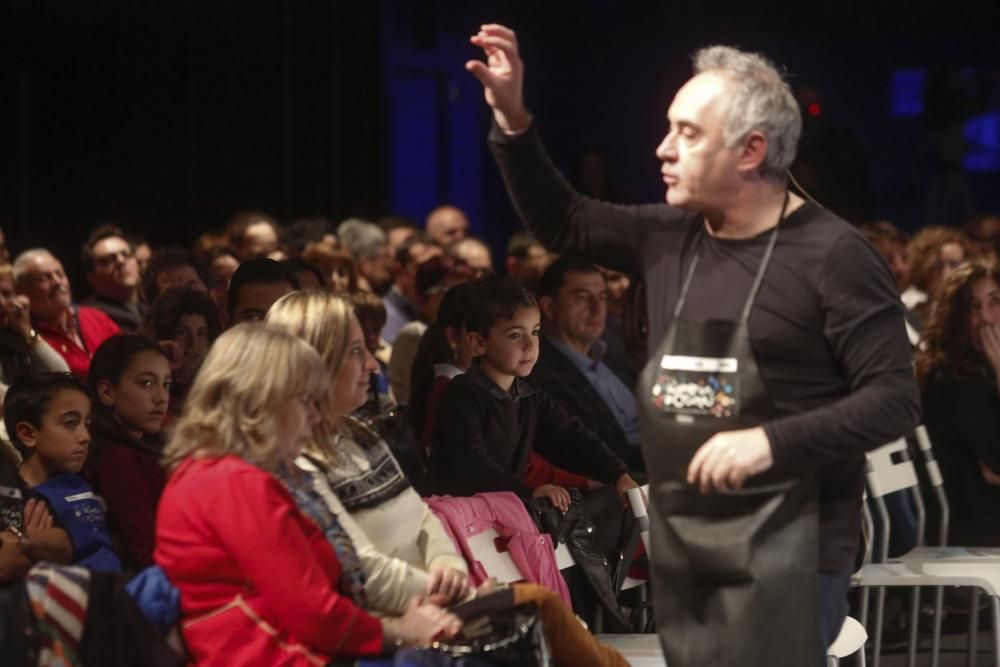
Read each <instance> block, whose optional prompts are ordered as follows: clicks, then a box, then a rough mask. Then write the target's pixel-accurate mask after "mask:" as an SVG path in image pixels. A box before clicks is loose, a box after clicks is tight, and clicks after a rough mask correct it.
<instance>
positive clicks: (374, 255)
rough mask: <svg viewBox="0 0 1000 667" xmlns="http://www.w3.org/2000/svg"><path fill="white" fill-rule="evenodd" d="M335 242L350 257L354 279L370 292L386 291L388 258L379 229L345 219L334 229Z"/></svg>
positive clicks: (389, 281)
mask: <svg viewBox="0 0 1000 667" xmlns="http://www.w3.org/2000/svg"><path fill="white" fill-rule="evenodd" d="M337 240H338V241H339V242H340V245H341V246H342V247H343V248H344V249H345V250H347V252H349V253H351V257H353V258H354V264H355V266H357V269H358V275H359V276H360V277H361V278H363V279H364V280H365V281H366V282H367V283H368V286H369V287H371V289H372V291H373V292H375V293H376V294H384V293H385V292H386V291H388V289H389V288H390V287H391V286H392V257H391V256H390V255H389V248H388V244H387V240H386V236H385V232H384V231H383V230H382V228H381V227H379V226H378V225H376V224H375V223H374V222H369V221H368V220H362V219H361V218H348V219H347V220H344V221H343V222H341V223H340V226H339V227H337Z"/></svg>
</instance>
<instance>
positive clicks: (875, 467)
mask: <svg viewBox="0 0 1000 667" xmlns="http://www.w3.org/2000/svg"><path fill="white" fill-rule="evenodd" d="M866 458H867V473H866V474H867V477H868V495H870V496H871V497H873V498H882V497H883V496H887V495H888V494H890V493H895V492H896V491H902V490H903V489H912V488H914V487H916V486H917V471H916V469H915V468H914V467H913V461H911V460H910V458H909V456H908V455H907V453H906V440H905V439H904V438H900V439H899V440H895V441H893V442H890V443H889V444H888V445H883V446H881V447H879V448H878V449H875V450H872V451H870V452H868V454H867V457H866ZM894 459H897V460H894Z"/></svg>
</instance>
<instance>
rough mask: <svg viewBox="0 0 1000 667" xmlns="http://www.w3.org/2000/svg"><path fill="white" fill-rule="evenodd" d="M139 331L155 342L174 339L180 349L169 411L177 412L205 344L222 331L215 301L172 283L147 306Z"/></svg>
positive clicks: (205, 348)
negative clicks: (141, 327)
mask: <svg viewBox="0 0 1000 667" xmlns="http://www.w3.org/2000/svg"><path fill="white" fill-rule="evenodd" d="M142 333H143V335H144V336H145V337H146V338H149V339H150V340H152V341H155V342H158V343H163V342H165V341H173V343H174V344H175V345H176V347H177V349H178V351H179V356H180V360H179V362H177V363H176V367H175V368H173V369H172V371H173V384H171V385H170V414H172V415H174V416H177V415H180V414H181V412H182V411H183V407H184V398H185V396H187V392H188V389H189V388H190V387H191V385H192V384H193V383H194V376H195V374H196V373H197V372H198V369H199V368H201V362H202V361H204V359H205V355H207V354H208V348H210V347H211V346H212V343H213V342H215V339H216V338H218V337H219V334H220V333H222V327H221V326H220V325H219V311H218V309H217V308H216V305H215V302H213V301H212V299H211V298H209V297H208V295H206V294H205V293H204V292H198V291H195V290H190V289H182V288H176V287H171V288H169V289H167V290H164V292H163V294H161V295H160V296H159V297H157V299H156V301H154V302H153V304H152V306H150V308H149V311H148V312H147V313H146V319H145V322H144V323H143V329H142Z"/></svg>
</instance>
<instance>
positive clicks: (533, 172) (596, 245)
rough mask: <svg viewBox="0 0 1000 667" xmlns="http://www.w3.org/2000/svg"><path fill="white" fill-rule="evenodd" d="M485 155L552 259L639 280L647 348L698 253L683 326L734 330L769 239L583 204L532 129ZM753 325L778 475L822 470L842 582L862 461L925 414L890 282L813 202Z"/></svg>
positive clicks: (504, 139) (850, 233) (827, 556)
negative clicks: (730, 324) (725, 323)
mask: <svg viewBox="0 0 1000 667" xmlns="http://www.w3.org/2000/svg"><path fill="white" fill-rule="evenodd" d="M490 147H491V150H492V151H493V154H494V157H495V158H496V161H497V163H498V164H499V166H500V169H501V172H502V174H503V177H504V180H505V182H506V184H507V188H508V191H509V193H510V196H511V199H512V200H513V202H514V206H515V207H516V208H517V210H518V212H519V214H520V215H521V217H522V219H523V220H524V222H525V224H526V225H527V227H528V228H529V229H530V230H531V231H532V232H533V233H534V234H535V235H536V236H537V237H538V239H539V240H540V241H541V242H542V243H543V244H545V246H546V247H547V248H548V249H549V250H551V251H553V252H557V253H566V252H570V251H572V252H573V253H574V254H577V255H582V256H583V257H586V258H587V259H590V260H591V261H593V262H595V263H598V264H602V265H604V266H608V267H610V268H613V269H616V270H619V271H624V272H628V273H633V274H634V273H638V274H640V275H642V276H643V277H644V279H645V281H646V293H647V307H648V311H649V344H650V345H649V348H650V349H651V350H652V349H655V348H656V346H657V344H658V343H659V341H660V340H661V338H662V337H663V335H664V334H665V332H666V330H667V327H668V326H669V324H670V321H671V319H672V315H673V310H674V307H675V305H676V303H677V299H678V297H679V295H680V289H681V285H682V282H683V277H684V275H685V274H686V272H687V270H688V268H689V266H690V263H691V261H692V259H693V256H694V252H692V251H693V249H694V248H695V246H696V245H699V246H700V259H699V262H698V267H697V271H696V273H695V277H694V280H693V282H692V283H691V287H690V292H689V294H688V297H687V300H686V303H685V306H684V311H683V313H682V314H683V316H684V317H685V318H687V319H733V320H737V319H739V316H740V311H741V309H742V306H743V304H744V302H745V300H746V297H747V293H748V290H749V287H750V284H751V283H752V282H753V278H754V275H755V274H756V271H757V268H758V267H759V266H760V262H761V258H762V257H763V253H764V249H765V247H766V245H767V241H768V236H769V232H765V233H763V234H760V235H758V236H756V237H753V238H749V239H738V240H734V239H720V238H717V237H713V236H710V235H708V234H707V233H706V231H705V227H704V223H703V221H702V218H701V216H700V215H698V214H695V213H690V212H685V211H682V210H680V209H677V208H673V207H670V206H667V205H665V204H648V205H640V206H620V205H614V204H608V203H606V202H600V201H596V200H593V199H590V198H587V197H584V196H582V195H580V194H579V193H577V192H575V191H574V190H573V189H572V188H571V187H570V186H569V184H568V183H566V181H565V180H564V179H563V178H562V177H561V176H560V175H559V173H558V172H557V171H556V169H555V168H554V167H553V165H552V163H551V161H550V160H549V158H548V156H547V155H546V153H545V150H544V148H543V147H542V144H541V142H540V141H539V139H538V135H537V133H536V131H535V129H534V128H531V129H529V130H528V131H527V132H525V133H524V134H521V135H519V136H516V137H509V136H506V135H504V134H503V133H502V132H501V131H500V130H499V128H497V127H494V128H493V131H492V132H491V135H490ZM748 326H749V331H750V341H751V345H752V347H753V351H754V356H755V358H756V360H757V364H758V367H759V369H760V374H761V377H762V378H763V381H764V384H765V386H766V387H767V390H768V393H769V395H770V397H771V400H772V402H773V403H774V405H775V406H776V407H777V409H778V411H779V412H780V415H781V416H779V417H778V418H776V419H773V420H771V421H768V422H766V423H765V424H763V427H764V430H765V432H766V433H767V436H768V439H769V440H770V443H771V448H772V451H773V455H774V466H775V468H776V469H777V470H779V471H784V472H795V471H798V470H805V469H809V468H814V467H818V468H819V483H820V503H821V505H820V521H821V538H820V539H821V544H820V569H821V570H822V571H827V572H829V571H842V570H844V569H845V568H847V567H849V565H850V564H851V562H852V559H853V557H854V553H855V550H856V548H857V542H858V536H859V535H860V504H861V491H862V487H863V471H864V453H865V452H866V451H868V450H870V449H873V448H875V447H878V446H880V445H883V444H885V443H887V442H890V441H892V440H895V439H896V438H898V437H900V436H902V435H904V434H907V433H909V432H910V431H912V429H913V428H914V427H915V426H916V424H917V423H918V420H919V415H920V401H919V391H918V388H917V384H916V381H915V380H914V378H913V372H912V365H911V358H910V346H909V343H908V341H907V338H906V332H905V328H904V325H903V310H902V305H901V304H900V301H899V295H898V293H897V292H896V289H895V286H894V283H893V279H892V275H891V273H890V272H889V269H888V266H887V265H886V264H885V262H884V260H882V259H881V257H880V256H879V255H878V253H877V251H876V250H875V248H874V247H873V246H872V245H871V244H870V243H868V242H867V241H866V240H865V239H864V238H863V237H862V236H861V234H860V233H858V232H857V230H855V229H854V228H853V227H851V226H850V225H849V224H848V223H846V222H845V221H843V220H842V219H840V218H838V217H837V216H835V215H834V214H832V213H830V212H829V211H827V210H825V209H823V208H821V207H819V206H816V205H815V204H811V203H807V204H805V205H804V206H802V207H801V208H799V209H798V210H796V211H794V212H793V213H791V214H790V215H789V216H788V217H787V218H786V219H785V220H784V221H783V222H782V223H781V229H780V231H779V235H778V241H777V245H776V247H775V250H774V255H773V257H772V258H771V262H770V265H769V266H768V269H767V272H766V274H765V275H764V280H763V284H762V286H761V289H760V292H759V293H758V296H757V300H756V302H755V304H754V308H753V310H752V312H751V315H750V320H749V323H748Z"/></svg>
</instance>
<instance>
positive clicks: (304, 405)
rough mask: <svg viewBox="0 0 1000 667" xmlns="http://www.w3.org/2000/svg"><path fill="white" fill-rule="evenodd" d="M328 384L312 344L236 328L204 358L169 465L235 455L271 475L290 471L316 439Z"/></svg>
mask: <svg viewBox="0 0 1000 667" xmlns="http://www.w3.org/2000/svg"><path fill="white" fill-rule="evenodd" d="M262 359H266V360H267V363H261V360H262ZM275 368H280V369H282V372H281V373H275V372H274V369H275ZM328 384H329V372H328V371H327V369H326V366H325V365H324V364H323V362H322V360H321V359H320V357H319V355H318V354H317V353H316V350H314V349H313V348H312V347H311V346H310V345H309V344H308V343H306V342H305V341H303V340H301V339H299V338H298V337H296V336H293V335H291V334H287V333H284V332H282V331H278V330H276V329H275V328H273V327H264V326H260V325H254V324H241V325H238V326H235V327H233V328H232V329H229V330H228V331H226V332H225V333H223V334H222V335H221V336H219V340H218V341H216V344H215V345H213V346H212V349H211V350H210V351H209V353H208V356H207V357H205V363H204V364H202V367H201V370H200V371H199V372H198V376H197V377H196V378H195V382H194V386H192V387H191V391H190V392H189V393H188V396H187V402H186V405H185V409H184V414H183V415H182V416H181V418H180V419H178V420H177V423H176V425H175V427H174V429H173V433H172V435H171V438H170V442H169V444H168V445H167V447H166V449H165V450H164V459H165V463H166V465H167V466H168V467H170V468H174V467H176V466H177V464H179V463H180V462H181V461H182V460H184V459H185V458H187V457H189V456H192V455H195V454H197V455H201V456H226V455H234V456H238V457H240V458H242V459H244V460H245V461H249V462H251V463H253V464H254V465H257V466H260V467H261V468H263V469H264V470H268V471H271V472H274V471H277V470H278V469H279V468H280V467H282V466H286V465H287V466H290V465H292V461H293V460H294V459H295V457H296V456H297V455H298V453H299V451H300V450H301V449H302V447H303V446H304V445H305V443H306V442H307V441H308V440H309V439H310V438H311V437H312V428H313V426H314V425H315V424H316V423H317V420H318V419H319V414H318V412H317V411H316V402H317V401H318V400H319V398H320V397H322V396H325V395H326V390H327V385H328Z"/></svg>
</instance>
